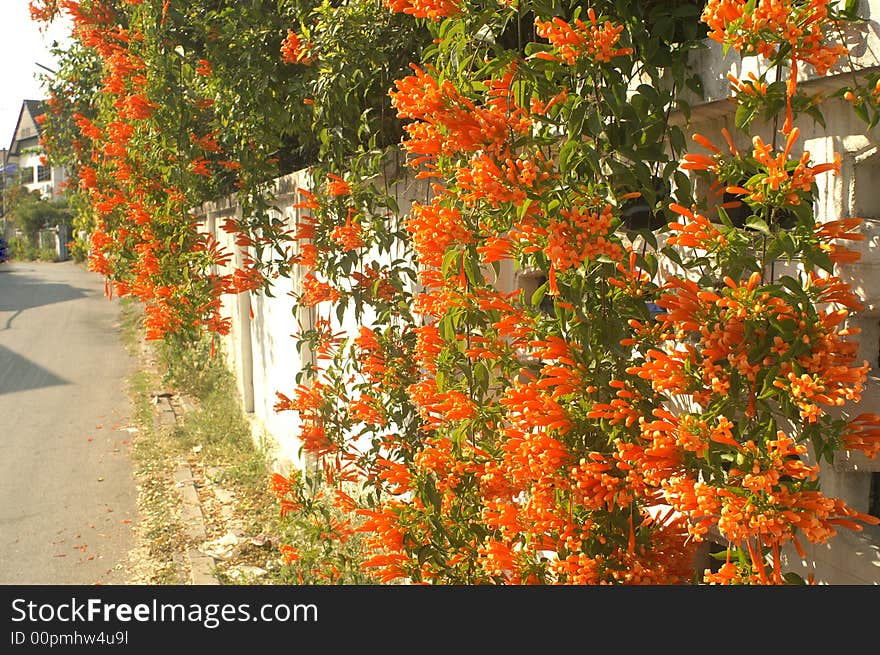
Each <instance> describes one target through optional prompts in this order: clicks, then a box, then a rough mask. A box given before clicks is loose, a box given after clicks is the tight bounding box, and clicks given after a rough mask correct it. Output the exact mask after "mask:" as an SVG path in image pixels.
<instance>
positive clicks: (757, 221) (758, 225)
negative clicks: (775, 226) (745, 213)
mask: <svg viewBox="0 0 880 655" xmlns="http://www.w3.org/2000/svg"><path fill="white" fill-rule="evenodd" d="M745 227H747V228H749V229H751V230H757V231H758V232H760V233H761V234H766V235H767V236H770V227H769V226H768V225H767V222H766V221H764V219H762V218H759V217H757V216H749V217H748V218H747V219H746V222H745Z"/></svg>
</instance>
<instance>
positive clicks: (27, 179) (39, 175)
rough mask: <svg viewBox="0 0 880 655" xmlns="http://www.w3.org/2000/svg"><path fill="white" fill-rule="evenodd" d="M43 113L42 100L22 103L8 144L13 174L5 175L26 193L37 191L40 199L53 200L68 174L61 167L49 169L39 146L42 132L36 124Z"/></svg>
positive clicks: (44, 105) (61, 189)
mask: <svg viewBox="0 0 880 655" xmlns="http://www.w3.org/2000/svg"><path fill="white" fill-rule="evenodd" d="M45 111H46V103H45V102H43V101H42V100H25V101H24V102H22V104H21V111H20V112H19V114H18V122H17V123H16V124H15V132H14V133H13V136H12V142H11V143H10V144H9V153H8V155H7V157H8V165H9V167H10V168H12V172H11V174H9V173H8V174H7V178H8V179H7V181H13V182H16V183H20V184H22V185H23V186H24V187H25V188H26V189H28V190H29V191H38V192H39V193H40V195H41V196H42V197H43V198H45V199H47V200H53V199H55V198H57V197H58V196H60V195H61V193H62V192H63V183H64V181H65V179H67V175H66V173H65V171H64V168H62V167H60V166H54V167H53V166H49V165H48V163H46V161H45V151H44V150H43V147H42V145H40V134H41V131H42V129H41V127H40V124H39V122H38V117H39V116H41V115H42V114H43V113H45Z"/></svg>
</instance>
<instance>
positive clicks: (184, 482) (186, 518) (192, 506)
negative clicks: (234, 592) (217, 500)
mask: <svg viewBox="0 0 880 655" xmlns="http://www.w3.org/2000/svg"><path fill="white" fill-rule="evenodd" d="M174 482H175V483H176V484H175V486H176V487H177V488H178V489H179V490H180V497H181V501H182V503H181V508H180V520H181V521H182V522H183V525H184V528H185V529H186V534H187V537H189V538H190V540H192V541H193V542H194V543H199V544H201V543H204V542H205V541H206V540H207V539H208V531H207V529H206V528H205V517H204V515H203V514H202V506H201V503H199V495H198V494H197V493H196V487H195V484H194V482H193V475H192V470H191V469H190V467H189V464H187V463H186V462H180V463H179V464H178V466H177V470H176V471H175V472H174ZM186 556H187V559H188V560H189V563H190V571H191V574H190V583H191V584H194V585H219V584H220V581H219V580H218V579H217V577H216V576H215V575H214V569H215V567H216V566H217V563H216V562H215V561H214V558H213V557H211V556H210V555H205V554H204V553H202V552H201V551H199V550H198V549H197V548H193V547H191V548H189V549H188V550H187V552H186Z"/></svg>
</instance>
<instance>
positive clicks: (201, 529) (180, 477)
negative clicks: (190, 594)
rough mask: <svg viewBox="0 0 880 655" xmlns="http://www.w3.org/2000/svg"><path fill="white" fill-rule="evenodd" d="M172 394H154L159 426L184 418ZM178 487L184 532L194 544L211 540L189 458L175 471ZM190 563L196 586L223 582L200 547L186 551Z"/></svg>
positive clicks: (171, 423) (213, 561) (214, 564)
mask: <svg viewBox="0 0 880 655" xmlns="http://www.w3.org/2000/svg"><path fill="white" fill-rule="evenodd" d="M171 397H172V396H171V394H168V393H158V394H154V396H153V404H154V405H155V410H154V420H155V422H156V427H157V428H159V429H162V428H167V427H171V426H174V425H176V424H177V422H178V421H179V420H180V417H179V415H178V412H177V411H175V408H174V406H173V405H172V403H171ZM174 486H175V487H176V488H177V490H178V492H179V493H180V500H181V505H180V520H181V523H182V524H183V527H184V531H185V533H186V536H187V537H188V540H189V541H190V543H191V544H202V543H204V542H205V541H206V540H207V539H208V529H207V527H206V525H205V516H204V514H203V513H202V505H201V503H200V502H199V495H198V493H197V492H196V487H195V481H194V479H193V474H192V469H191V468H190V467H189V464H187V463H186V461H185V460H180V461H178V463H177V468H176V469H175V471H174ZM184 555H185V556H186V559H187V562H188V563H189V569H190V584H192V585H219V584H220V581H219V580H218V579H217V576H216V575H215V573H214V571H215V569H216V566H217V562H216V560H215V559H214V558H213V557H211V556H210V555H205V554H204V553H202V552H201V551H200V550H198V547H197V546H194V545H190V546H189V547H188V548H187V550H186V552H185V553H184Z"/></svg>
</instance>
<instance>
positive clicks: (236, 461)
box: [121, 299, 376, 585]
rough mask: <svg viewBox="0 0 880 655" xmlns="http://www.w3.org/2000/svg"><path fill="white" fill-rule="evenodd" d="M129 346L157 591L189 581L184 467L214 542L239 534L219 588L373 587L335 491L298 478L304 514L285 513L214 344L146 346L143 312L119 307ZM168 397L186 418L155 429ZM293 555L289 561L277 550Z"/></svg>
mask: <svg viewBox="0 0 880 655" xmlns="http://www.w3.org/2000/svg"><path fill="white" fill-rule="evenodd" d="M121 305H122V311H121V331H122V338H123V341H124V343H125V344H126V345H127V347H128V348H129V349H130V351H131V352H132V353H133V354H136V355H137V356H138V358H139V359H140V361H141V363H142V366H141V370H139V371H138V372H137V373H136V374H135V375H134V376H132V378H131V380H130V389H131V394H132V398H133V402H134V407H135V413H136V419H137V423H138V426H139V433H138V435H137V438H136V439H135V441H134V451H133V452H134V459H135V463H136V468H137V470H138V474H139V478H140V480H141V483H140V484H141V494H140V495H141V497H142V501H143V508H142V515H143V516H144V517H146V518H145V519H144V520H142V527H143V529H142V533H143V538H144V539H145V540H146V541H148V542H149V545H148V550H149V552H150V555H151V557H152V558H153V559H154V560H155V561H156V563H155V565H154V567H153V568H154V575H153V578H152V580H151V581H150V582H151V583H153V584H167V583H181V582H183V583H185V580H184V581H181V576H185V575H188V571H186V570H184V568H182V567H181V561H182V560H184V559H185V558H184V557H183V554H184V553H185V552H186V550H187V549H188V548H197V547H199V546H200V544H192V543H187V537H186V531H185V530H184V529H183V526H181V525H180V520H179V518H178V517H179V506H180V494H179V492H178V490H177V489H176V487H175V484H174V478H173V475H174V471H175V469H176V467H177V466H178V465H179V463H180V462H181V461H186V462H187V464H188V465H189V467H190V470H191V471H192V474H193V479H194V481H195V486H196V492H197V494H198V495H199V499H200V503H201V509H202V514H203V515H204V517H205V525H206V529H207V531H208V541H209V542H210V541H212V540H217V539H219V538H223V537H224V536H228V535H229V533H233V534H234V535H236V537H237V538H239V537H240V539H239V544H238V547H237V550H236V551H235V554H234V556H232V557H230V558H229V559H225V560H222V561H220V562H219V564H218V566H217V568H216V570H215V574H216V575H217V577H218V579H219V581H220V582H221V583H222V584H270V585H271V584H328V583H330V584H374V583H375V582H376V581H375V580H374V579H372V578H370V577H369V576H367V575H365V574H364V573H363V572H362V571H361V569H360V562H361V561H363V559H364V557H363V548H362V538H361V535H360V534H357V533H355V532H354V531H353V527H354V524H355V522H356V521H355V520H353V517H352V516H350V515H345V514H343V513H341V512H340V511H339V510H338V509H337V508H336V507H334V504H333V498H334V492H333V490H332V489H331V488H329V487H327V486H326V485H324V484H322V483H321V482H320V480H319V479H311V478H307V477H306V476H304V475H301V474H300V475H297V474H296V473H294V474H293V475H292V480H295V483H294V484H295V488H296V491H295V492H294V493H295V494H296V495H297V496H298V498H296V499H295V500H296V505H297V507H298V509H297V510H295V511H292V512H288V513H287V515H286V516H282V515H281V513H280V505H279V501H278V498H277V497H276V495H275V493H274V492H273V490H272V489H271V488H270V480H271V475H272V471H271V470H270V464H269V461H268V458H267V454H266V450H265V449H264V448H262V447H260V446H261V445H260V444H255V442H254V439H253V436H252V429H251V425H250V423H249V422H248V420H247V418H246V417H245V415H244V413H243V411H242V409H241V406H240V405H239V402H238V398H239V393H238V389H237V386H236V383H235V379H234V377H233V375H232V373H231V372H230V371H229V369H228V368H227V367H226V365H225V363H224V360H223V358H222V356H221V355H219V354H217V355H213V356H212V354H211V345H210V343H208V342H198V343H188V342H186V341H183V340H178V339H174V338H172V339H169V340H166V341H163V342H155V343H150V344H145V343H144V341H143V337H142V334H143V330H142V327H141V315H142V312H141V309H140V304H139V303H138V302H136V301H132V300H128V299H123V300H122V301H121ZM159 391H162V392H171V393H172V394H173V396H172V397H173V398H174V399H175V400H174V402H173V403H172V404H173V405H174V404H176V405H177V408H178V409H179V410H181V411H180V412H179V416H178V420H177V421H176V422H175V423H174V425H168V426H159V425H156V423H155V416H156V411H155V406H154V404H153V398H154V397H155V394H156V393H157V392H159ZM282 545H284V546H291V547H292V548H293V549H294V551H290V550H287V551H286V552H287V553H290V552H295V553H296V556H295V557H288V559H289V560H290V561H288V562H286V563H285V561H284V558H283V557H282V556H281V551H280V547H281V546H282Z"/></svg>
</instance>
